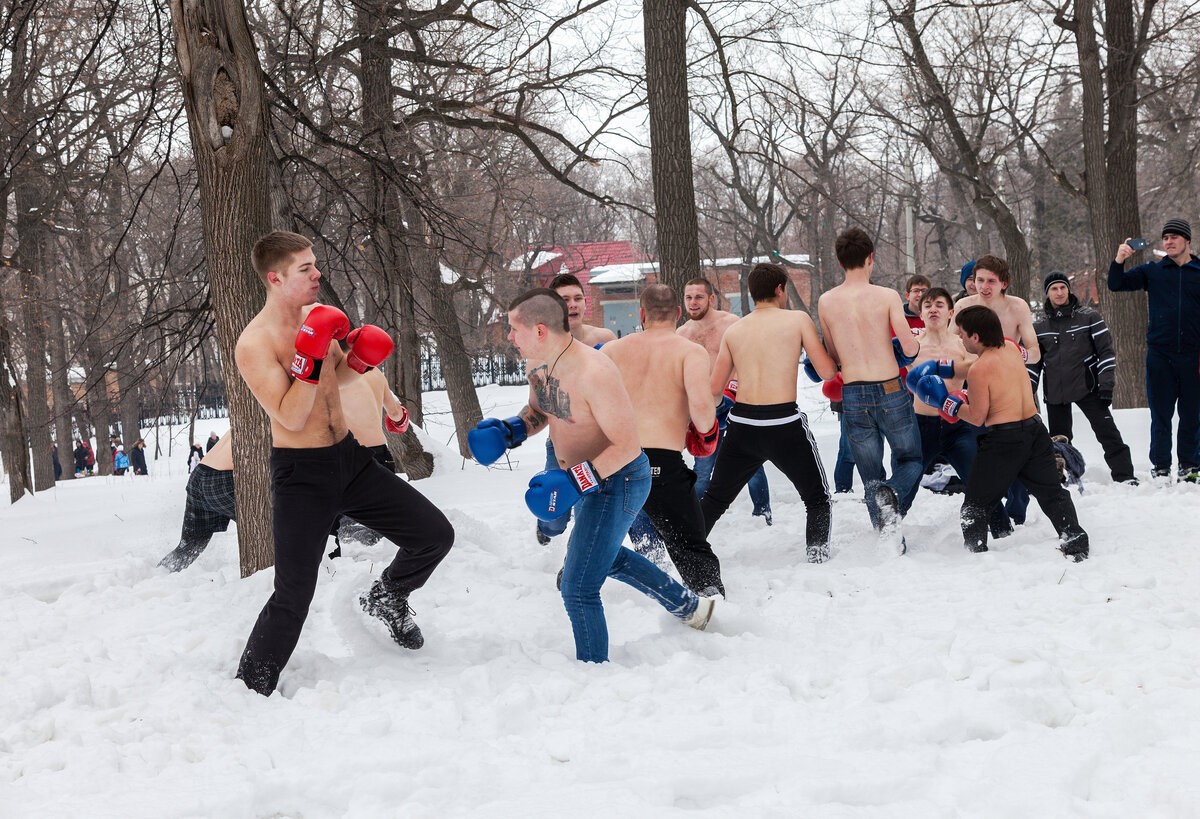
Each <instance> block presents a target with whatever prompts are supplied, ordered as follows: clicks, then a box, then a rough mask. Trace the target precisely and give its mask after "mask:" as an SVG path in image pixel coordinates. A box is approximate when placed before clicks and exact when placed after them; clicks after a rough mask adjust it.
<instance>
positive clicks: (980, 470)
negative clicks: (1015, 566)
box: [961, 415, 1088, 554]
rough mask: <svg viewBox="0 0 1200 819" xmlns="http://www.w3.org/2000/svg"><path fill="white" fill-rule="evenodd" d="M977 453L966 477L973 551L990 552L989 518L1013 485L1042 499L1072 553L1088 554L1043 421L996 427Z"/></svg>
mask: <svg viewBox="0 0 1200 819" xmlns="http://www.w3.org/2000/svg"><path fill="white" fill-rule="evenodd" d="M977 443H978V452H977V454H976V456H975V463H974V464H973V465H972V467H971V475H970V477H969V478H967V490H966V497H965V498H964V499H963V505H962V521H961V522H962V530H963V539H964V541H965V543H966V546H967V548H968V549H970V550H971V551H985V550H986V549H987V535H988V532H987V530H988V516H989V515H990V513H991V510H992V508H993V507H994V506H996V505H997V504H998V503H1000V499H1001V498H1003V497H1004V495H1005V493H1006V492H1007V491H1008V488H1009V487H1010V486H1012V484H1013V482H1014V481H1015V480H1016V479H1017V478H1020V479H1021V483H1022V484H1024V485H1025V487H1026V488H1027V489H1028V490H1029V493H1030V494H1031V495H1033V497H1034V498H1036V499H1037V502H1038V506H1040V507H1042V511H1043V512H1045V513H1046V517H1047V518H1049V519H1050V523H1051V524H1053V526H1054V531H1056V532H1058V534H1059V537H1060V538H1061V539H1062V542H1063V550H1064V551H1065V552H1066V553H1067V554H1075V553H1078V552H1084V553H1086V552H1087V550H1088V536H1087V533H1086V532H1084V531H1083V529H1082V528H1081V527H1080V525H1079V518H1078V517H1077V516H1076V514H1075V504H1074V502H1073V501H1072V500H1071V493H1070V492H1068V491H1067V490H1066V489H1064V488H1063V486H1062V484H1061V483H1059V481H1058V469H1057V467H1055V465H1054V445H1053V444H1052V443H1050V433H1048V432H1047V431H1046V427H1045V426H1043V424H1042V421H1041V419H1040V418H1038V416H1036V415H1035V416H1033V417H1032V418H1029V419H1026V420H1025V421H1017V422H1013V423H1010V424H996V425H994V426H991V427H989V428H988V431H987V432H985V433H984V434H983V435H981V436H979V440H978V442H977Z"/></svg>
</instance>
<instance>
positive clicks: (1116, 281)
mask: <svg viewBox="0 0 1200 819" xmlns="http://www.w3.org/2000/svg"><path fill="white" fill-rule="evenodd" d="M1108 289H1109V290H1112V291H1114V292H1116V291H1120V290H1145V291H1146V293H1147V295H1148V296H1149V302H1150V324H1149V326H1148V327H1147V328H1146V343H1147V344H1149V345H1150V346H1151V347H1158V348H1160V349H1163V350H1167V351H1170V352H1175V353H1183V352H1195V351H1200V259H1197V258H1196V256H1195V255H1193V256H1192V258H1191V259H1190V260H1189V261H1188V262H1186V263H1185V264H1184V265H1183V267H1180V266H1179V265H1177V264H1175V262H1174V260H1172V259H1171V257H1170V256H1165V257H1163V258H1162V259H1161V260H1160V261H1157V262H1147V263H1146V264H1140V265H1138V266H1137V267H1135V268H1133V269H1131V270H1125V265H1123V264H1121V263H1120V262H1117V261H1116V260H1114V261H1113V262H1112V264H1110V265H1109V266H1108Z"/></svg>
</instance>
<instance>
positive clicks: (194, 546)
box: [158, 538, 208, 572]
mask: <svg viewBox="0 0 1200 819" xmlns="http://www.w3.org/2000/svg"><path fill="white" fill-rule="evenodd" d="M207 546H208V538H192V539H186V538H185V539H184V540H181V541H179V545H178V546H176V547H175V548H174V549H172V550H171V551H169V552H167V555H166V557H164V558H163V559H162V560H160V561H158V565H159V567H160V568H163V569H166V570H167V571H169V572H181V571H183V570H184V569H186V568H187V567H188V566H191V565H192V564H193V563H195V562H196V558H198V557H200V555H201V553H202V552H203V551H204V549H205V547H207Z"/></svg>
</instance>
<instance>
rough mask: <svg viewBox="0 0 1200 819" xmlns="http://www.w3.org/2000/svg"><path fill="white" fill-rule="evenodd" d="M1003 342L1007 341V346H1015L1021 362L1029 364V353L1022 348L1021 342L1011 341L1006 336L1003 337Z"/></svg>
mask: <svg viewBox="0 0 1200 819" xmlns="http://www.w3.org/2000/svg"><path fill="white" fill-rule="evenodd" d="M1004 340H1005V341H1007V342H1008V343H1009V344H1015V345H1016V346H1017V350H1019V351H1020V353H1021V360H1022V361H1024V362H1025V363H1026V364H1028V363H1029V351H1028V350H1026V349H1025V347H1024V346H1022V344H1021V342H1019V341H1013V340H1012V339H1011V338H1008V337H1007V336H1005V338H1004Z"/></svg>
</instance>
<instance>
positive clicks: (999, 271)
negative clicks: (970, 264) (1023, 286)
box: [975, 254, 1009, 284]
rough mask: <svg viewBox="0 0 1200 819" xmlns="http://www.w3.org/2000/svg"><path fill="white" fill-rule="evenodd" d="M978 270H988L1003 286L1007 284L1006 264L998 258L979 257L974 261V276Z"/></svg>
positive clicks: (977, 273)
mask: <svg viewBox="0 0 1200 819" xmlns="http://www.w3.org/2000/svg"><path fill="white" fill-rule="evenodd" d="M980 270H990V271H992V272H993V273H995V274H996V278H997V279H999V280H1000V281H1001V282H1003V283H1004V284H1008V283H1009V281H1008V262H1006V261H1004V260H1003V259H1001V258H1000V257H999V256H992V255H991V254H988V255H987V256H980V257H979V258H978V259H976V260H975V275H976V276H978V275H979V271H980Z"/></svg>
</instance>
